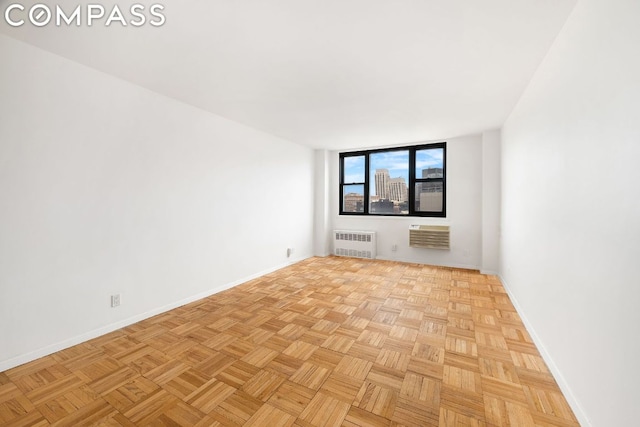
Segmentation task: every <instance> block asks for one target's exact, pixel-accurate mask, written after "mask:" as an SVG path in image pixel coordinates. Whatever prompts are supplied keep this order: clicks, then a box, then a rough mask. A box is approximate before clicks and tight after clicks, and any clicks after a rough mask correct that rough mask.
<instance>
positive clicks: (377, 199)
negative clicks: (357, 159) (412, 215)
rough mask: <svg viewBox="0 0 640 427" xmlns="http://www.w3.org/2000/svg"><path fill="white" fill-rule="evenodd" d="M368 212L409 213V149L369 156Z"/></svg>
mask: <svg viewBox="0 0 640 427" xmlns="http://www.w3.org/2000/svg"><path fill="white" fill-rule="evenodd" d="M369 171H370V177H369V182H370V184H369V185H370V187H369V213H372V214H396V215H408V214H409V196H408V193H409V192H408V189H407V182H409V151H385V152H382V153H372V154H371V155H370V156H369Z"/></svg>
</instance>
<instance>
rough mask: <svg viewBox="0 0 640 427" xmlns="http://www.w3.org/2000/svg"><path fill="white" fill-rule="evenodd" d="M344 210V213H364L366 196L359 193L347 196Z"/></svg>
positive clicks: (345, 196)
mask: <svg viewBox="0 0 640 427" xmlns="http://www.w3.org/2000/svg"><path fill="white" fill-rule="evenodd" d="M342 208H343V210H344V212H364V196H363V195H362V194H358V193H347V194H345V195H344V203H343V206H342Z"/></svg>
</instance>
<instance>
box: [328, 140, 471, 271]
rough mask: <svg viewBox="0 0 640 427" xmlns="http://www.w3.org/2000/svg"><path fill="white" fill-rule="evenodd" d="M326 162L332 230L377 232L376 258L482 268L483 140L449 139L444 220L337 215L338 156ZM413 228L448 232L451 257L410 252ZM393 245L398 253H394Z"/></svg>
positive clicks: (432, 251)
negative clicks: (445, 228) (448, 229)
mask: <svg viewBox="0 0 640 427" xmlns="http://www.w3.org/2000/svg"><path fill="white" fill-rule="evenodd" d="M338 154H339V153H338V152H332V153H331V158H330V179H329V186H330V187H329V191H330V203H331V208H330V209H331V214H332V223H331V229H344V230H372V231H376V232H377V240H378V242H377V258H378V259H387V260H397V261H406V262H416V263H423V264H432V265H444V266H450V267H461V268H472V269H479V268H480V266H481V262H482V254H481V251H482V202H481V197H482V136H481V135H473V136H466V137H459V138H450V139H447V217H446V218H422V217H409V218H398V217H375V216H350V215H339V214H338V212H339V205H338V203H339V193H338V192H339V156H338ZM411 224H446V225H449V226H450V227H451V237H450V239H451V240H450V245H451V250H450V251H443V250H437V249H420V248H411V247H409V226H410V225H411ZM393 245H397V247H398V250H397V251H395V252H394V251H392V250H391V248H392V246H393Z"/></svg>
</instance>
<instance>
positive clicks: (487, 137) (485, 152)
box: [480, 130, 500, 274]
mask: <svg viewBox="0 0 640 427" xmlns="http://www.w3.org/2000/svg"><path fill="white" fill-rule="evenodd" d="M499 268H500V131H499V130H491V131H486V132H483V133H482V264H481V267H480V271H481V272H482V273H484V274H498V270H499Z"/></svg>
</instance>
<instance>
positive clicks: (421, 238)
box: [409, 225, 449, 249]
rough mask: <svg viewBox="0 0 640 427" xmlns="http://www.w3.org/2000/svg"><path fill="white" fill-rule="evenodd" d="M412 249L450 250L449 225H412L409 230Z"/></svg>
mask: <svg viewBox="0 0 640 427" xmlns="http://www.w3.org/2000/svg"><path fill="white" fill-rule="evenodd" d="M409 246H411V247H412V248H427V249H449V226H448V225H412V226H411V228H409Z"/></svg>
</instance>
